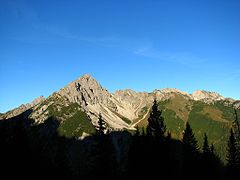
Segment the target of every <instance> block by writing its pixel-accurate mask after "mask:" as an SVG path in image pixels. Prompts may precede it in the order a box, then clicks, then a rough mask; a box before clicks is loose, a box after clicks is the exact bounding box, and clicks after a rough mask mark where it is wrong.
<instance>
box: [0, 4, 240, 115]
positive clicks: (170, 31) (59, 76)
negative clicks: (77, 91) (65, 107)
mask: <svg viewBox="0 0 240 180" xmlns="http://www.w3.org/2000/svg"><path fill="white" fill-rule="evenodd" d="M85 73H89V74H92V75H93V76H94V77H95V78H96V79H97V80H98V81H99V82H100V83H101V84H102V86H103V87H105V88H106V89H108V90H109V91H110V92H114V91H115V90H117V89H126V88H131V89H133V90H136V91H148V92H150V91H152V90H154V89H162V88H166V87H172V88H178V89H181V90H183V91H186V92H189V93H192V92H193V91H195V90H197V89H205V90H208V91H217V92H219V93H220V94H222V95H223V96H226V97H232V98H236V99H240V85H239V82H240V81H239V79H240V1H239V0H236V1H234V0H225V1H223V0H199V1H197V0H188V1H187V0H164V1H161V0H145V1H144V0H108V1H107V0H101V1H100V0H95V1H94V0H85V1H83V0H39V1H37V0H0V84H1V85H0V112H5V111H7V110H9V109H11V108H14V107H17V106H19V105H21V104H23V103H27V102H30V101H32V100H33V99H34V98H36V97H38V96H40V95H44V96H45V97H47V96H49V95H50V94H51V93H53V92H54V91H57V90H58V89H60V88H61V87H63V86H65V85H67V84H68V83H69V82H71V81H73V80H75V79H76V78H78V77H79V76H82V75H83V74H85Z"/></svg>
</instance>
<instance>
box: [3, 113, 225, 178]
mask: <svg viewBox="0 0 240 180" xmlns="http://www.w3.org/2000/svg"><path fill="white" fill-rule="evenodd" d="M26 113H27V112H26ZM28 113H29V112H28ZM58 127H59V122H58V121H57V120H56V119H54V118H49V119H48V120H46V121H45V122H44V123H42V124H39V125H33V121H32V120H31V119H28V118H25V117H23V116H21V115H20V116H17V117H15V118H12V119H9V120H4V121H0V155H1V160H0V162H1V174H0V176H1V178H2V179H3V178H4V177H7V179H9V178H10V179H11V178H14V177H15V176H16V175H17V178H18V179H21V178H24V179H49V178H54V179H58V178H60V179H96V178H98V179H101V178H104V179H123V178H134V179H143V178H146V179H151V178H157V179H164V178H168V179H173V178H180V177H183V178H184V179H208V178H213V179H215V178H218V179H223V177H224V174H223V172H224V168H223V167H222V164H221V162H220V161H219V160H218V159H212V160H211V159H210V158H209V157H208V158H202V155H201V153H198V154H191V153H187V154H184V153H185V152H186V151H185V147H184V145H183V144H182V142H181V141H178V140H173V139H171V138H165V137H164V138H163V139H161V140H158V139H155V138H153V137H148V136H132V135H131V134H130V133H129V132H127V131H122V132H111V133H110V134H108V135H103V136H99V135H93V136H88V137H86V138H84V139H83V140H80V139H76V138H71V139H69V138H65V137H61V136H59V134H58V132H57V129H58Z"/></svg>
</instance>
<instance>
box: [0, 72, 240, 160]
mask: <svg viewBox="0 0 240 180" xmlns="http://www.w3.org/2000/svg"><path fill="white" fill-rule="evenodd" d="M154 99H156V101H157V103H158V108H159V110H162V115H163V117H164V119H165V123H166V126H167V131H168V132H171V135H172V138H174V139H181V138H182V133H183V130H184V127H185V124H186V123H187V122H189V123H190V124H191V126H192V128H193V131H194V133H195V136H196V138H197V140H198V142H199V144H203V142H202V141H203V136H204V134H205V133H206V134H207V136H208V137H209V141H210V142H211V143H212V144H213V145H214V146H215V148H216V150H217V152H218V154H219V156H220V157H221V158H222V159H223V160H224V158H225V156H226V146H227V139H228V135H229V131H230V128H232V126H233V124H234V119H235V114H234V109H237V113H239V112H240V110H239V109H240V108H239V104H240V103H239V101H236V100H233V99H230V98H224V97H223V96H221V95H219V94H218V93H215V92H206V91H201V90H198V91H196V92H193V93H192V94H188V93H185V92H182V91H180V90H178V89H171V88H167V89H163V90H155V91H153V92H152V93H147V92H135V91H133V90H129V89H127V90H119V91H116V92H115V93H109V92H108V91H107V90H106V89H104V88H103V87H102V86H101V85H100V84H99V83H98V82H97V81H96V80H95V79H94V78H93V77H91V76H90V75H84V76H82V77H80V78H79V79H77V80H75V81H73V82H71V83H70V84H68V85H67V86H66V87H64V88H62V89H60V90H59V91H57V92H54V93H53V94H52V95H50V96H49V97H48V98H46V99H45V98H44V97H42V96H41V97H39V98H37V99H35V100H34V101H33V102H32V103H28V104H26V105H21V106H20V107H19V108H16V109H13V110H11V111H9V112H7V113H5V114H1V115H0V119H2V120H3V119H11V118H13V117H15V116H17V115H21V114H22V113H24V112H26V111H29V110H31V113H29V114H27V115H25V116H24V118H30V119H32V120H33V121H34V124H35V125H38V124H41V123H44V122H45V121H46V120H47V119H49V118H52V117H53V118H55V119H56V120H57V121H58V122H59V127H58V129H57V131H58V133H59V134H60V135H62V136H65V137H69V138H71V137H76V138H84V137H85V136H88V135H91V134H94V133H95V128H94V127H96V126H97V120H98V117H99V114H101V116H102V118H103V119H104V121H105V122H106V123H107V129H108V131H122V130H129V131H134V130H136V127H137V126H138V127H139V128H140V129H144V128H146V127H147V123H148V122H147V119H148V117H149V114H150V110H151V106H152V103H153V101H154Z"/></svg>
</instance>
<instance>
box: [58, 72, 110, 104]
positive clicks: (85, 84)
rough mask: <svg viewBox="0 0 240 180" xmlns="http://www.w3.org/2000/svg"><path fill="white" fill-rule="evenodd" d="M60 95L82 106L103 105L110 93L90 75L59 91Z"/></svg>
mask: <svg viewBox="0 0 240 180" xmlns="http://www.w3.org/2000/svg"><path fill="white" fill-rule="evenodd" d="M58 93H59V94H60V95H62V96H65V97H67V98H68V100H69V101H70V102H74V103H75V102H76V103H78V104H80V105H82V106H87V105H89V104H91V105H93V104H98V103H103V101H105V99H106V98H107V97H109V96H110V93H109V92H108V91H107V90H106V89H104V88H103V87H102V86H101V85H100V84H99V83H98V82H97V80H96V79H94V78H93V77H92V76H91V75H90V74H85V75H83V76H81V77H80V78H78V79H76V80H75V81H72V82H71V83H70V84H68V85H67V86H65V87H64V88H62V89H60V91H59V92H58Z"/></svg>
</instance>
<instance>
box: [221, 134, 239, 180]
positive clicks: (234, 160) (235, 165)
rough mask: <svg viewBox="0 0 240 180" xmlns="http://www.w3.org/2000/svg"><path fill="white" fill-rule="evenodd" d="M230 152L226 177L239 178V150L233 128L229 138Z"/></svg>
mask: <svg viewBox="0 0 240 180" xmlns="http://www.w3.org/2000/svg"><path fill="white" fill-rule="evenodd" d="M227 150H228V154H227V171H226V177H225V178H226V179H239V178H240V168H239V159H238V152H237V141H236V137H235V135H234V132H233V130H232V129H231V130H230V136H229V140H228V149H227Z"/></svg>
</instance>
